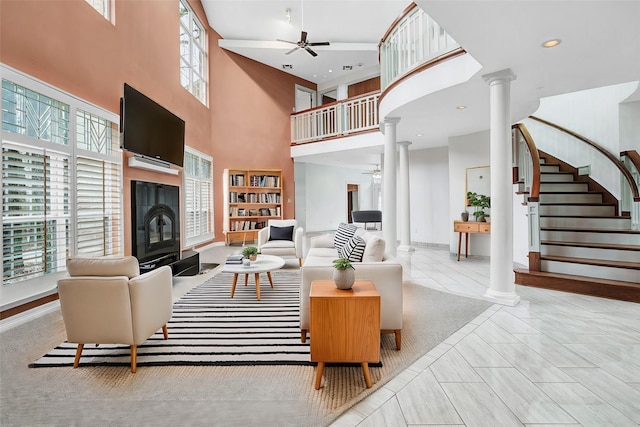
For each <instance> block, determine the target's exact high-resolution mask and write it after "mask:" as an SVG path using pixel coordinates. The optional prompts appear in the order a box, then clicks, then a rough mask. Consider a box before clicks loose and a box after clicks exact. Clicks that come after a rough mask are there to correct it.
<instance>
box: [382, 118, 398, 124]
mask: <svg viewBox="0 0 640 427" xmlns="http://www.w3.org/2000/svg"><path fill="white" fill-rule="evenodd" d="M398 122H400V117H385V118H384V120H382V122H381V123H384V124H385V125H386V124H398Z"/></svg>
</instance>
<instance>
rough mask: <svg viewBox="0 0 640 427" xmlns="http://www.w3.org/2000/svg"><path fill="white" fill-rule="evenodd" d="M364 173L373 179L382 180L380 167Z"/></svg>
mask: <svg viewBox="0 0 640 427" xmlns="http://www.w3.org/2000/svg"><path fill="white" fill-rule="evenodd" d="M362 173H363V174H365V175H371V177H372V178H380V176H381V174H382V171H381V170H380V168H379V167H378V165H376V168H375V169H374V170H372V171H371V172H362Z"/></svg>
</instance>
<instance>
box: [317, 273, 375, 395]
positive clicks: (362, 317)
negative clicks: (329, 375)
mask: <svg viewBox="0 0 640 427" xmlns="http://www.w3.org/2000/svg"><path fill="white" fill-rule="evenodd" d="M309 297H310V317H311V319H310V320H311V323H310V327H309V331H310V332H311V361H313V362H318V369H317V371H316V381H315V389H316V390H318V389H319V388H320V382H321V381H322V372H323V370H324V365H325V363H326V362H360V365H361V366H362V372H363V373H364V380H365V383H366V385H367V388H369V387H371V376H370V375H369V363H377V362H379V361H380V294H379V293H378V291H377V290H376V288H375V286H374V285H373V282H371V281H369V280H356V282H355V283H354V284H353V287H352V288H351V289H349V290H340V289H338V288H336V285H335V283H334V282H333V280H314V281H313V282H311V290H310V294H309Z"/></svg>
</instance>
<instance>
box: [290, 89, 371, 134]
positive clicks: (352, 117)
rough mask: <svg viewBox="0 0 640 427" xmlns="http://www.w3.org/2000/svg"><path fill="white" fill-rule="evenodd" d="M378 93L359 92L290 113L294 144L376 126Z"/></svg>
mask: <svg viewBox="0 0 640 427" xmlns="http://www.w3.org/2000/svg"><path fill="white" fill-rule="evenodd" d="M379 97H380V92H375V93H370V94H366V95H361V96H358V97H354V98H349V99H346V100H344V101H338V102H335V103H332V104H330V105H327V106H324V107H318V108H312V109H310V110H305V111H302V112H300V113H295V114H292V115H291V141H292V142H293V143H295V144H301V143H305V142H311V141H317V140H320V139H324V138H332V137H336V136H344V135H348V134H350V133H354V132H362V131H367V130H371V129H378V128H379V126H380V119H379V117H378V98H379Z"/></svg>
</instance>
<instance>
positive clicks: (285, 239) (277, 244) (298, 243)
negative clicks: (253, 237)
mask: <svg viewBox="0 0 640 427" xmlns="http://www.w3.org/2000/svg"><path fill="white" fill-rule="evenodd" d="M303 234H304V230H303V229H302V227H298V221H296V220H295V219H270V220H269V222H268V223H267V226H266V227H265V228H263V229H261V230H260V231H259V232H258V250H259V251H260V253H261V254H265V255H275V256H279V257H281V258H297V259H298V265H299V266H300V267H302V237H303Z"/></svg>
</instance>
